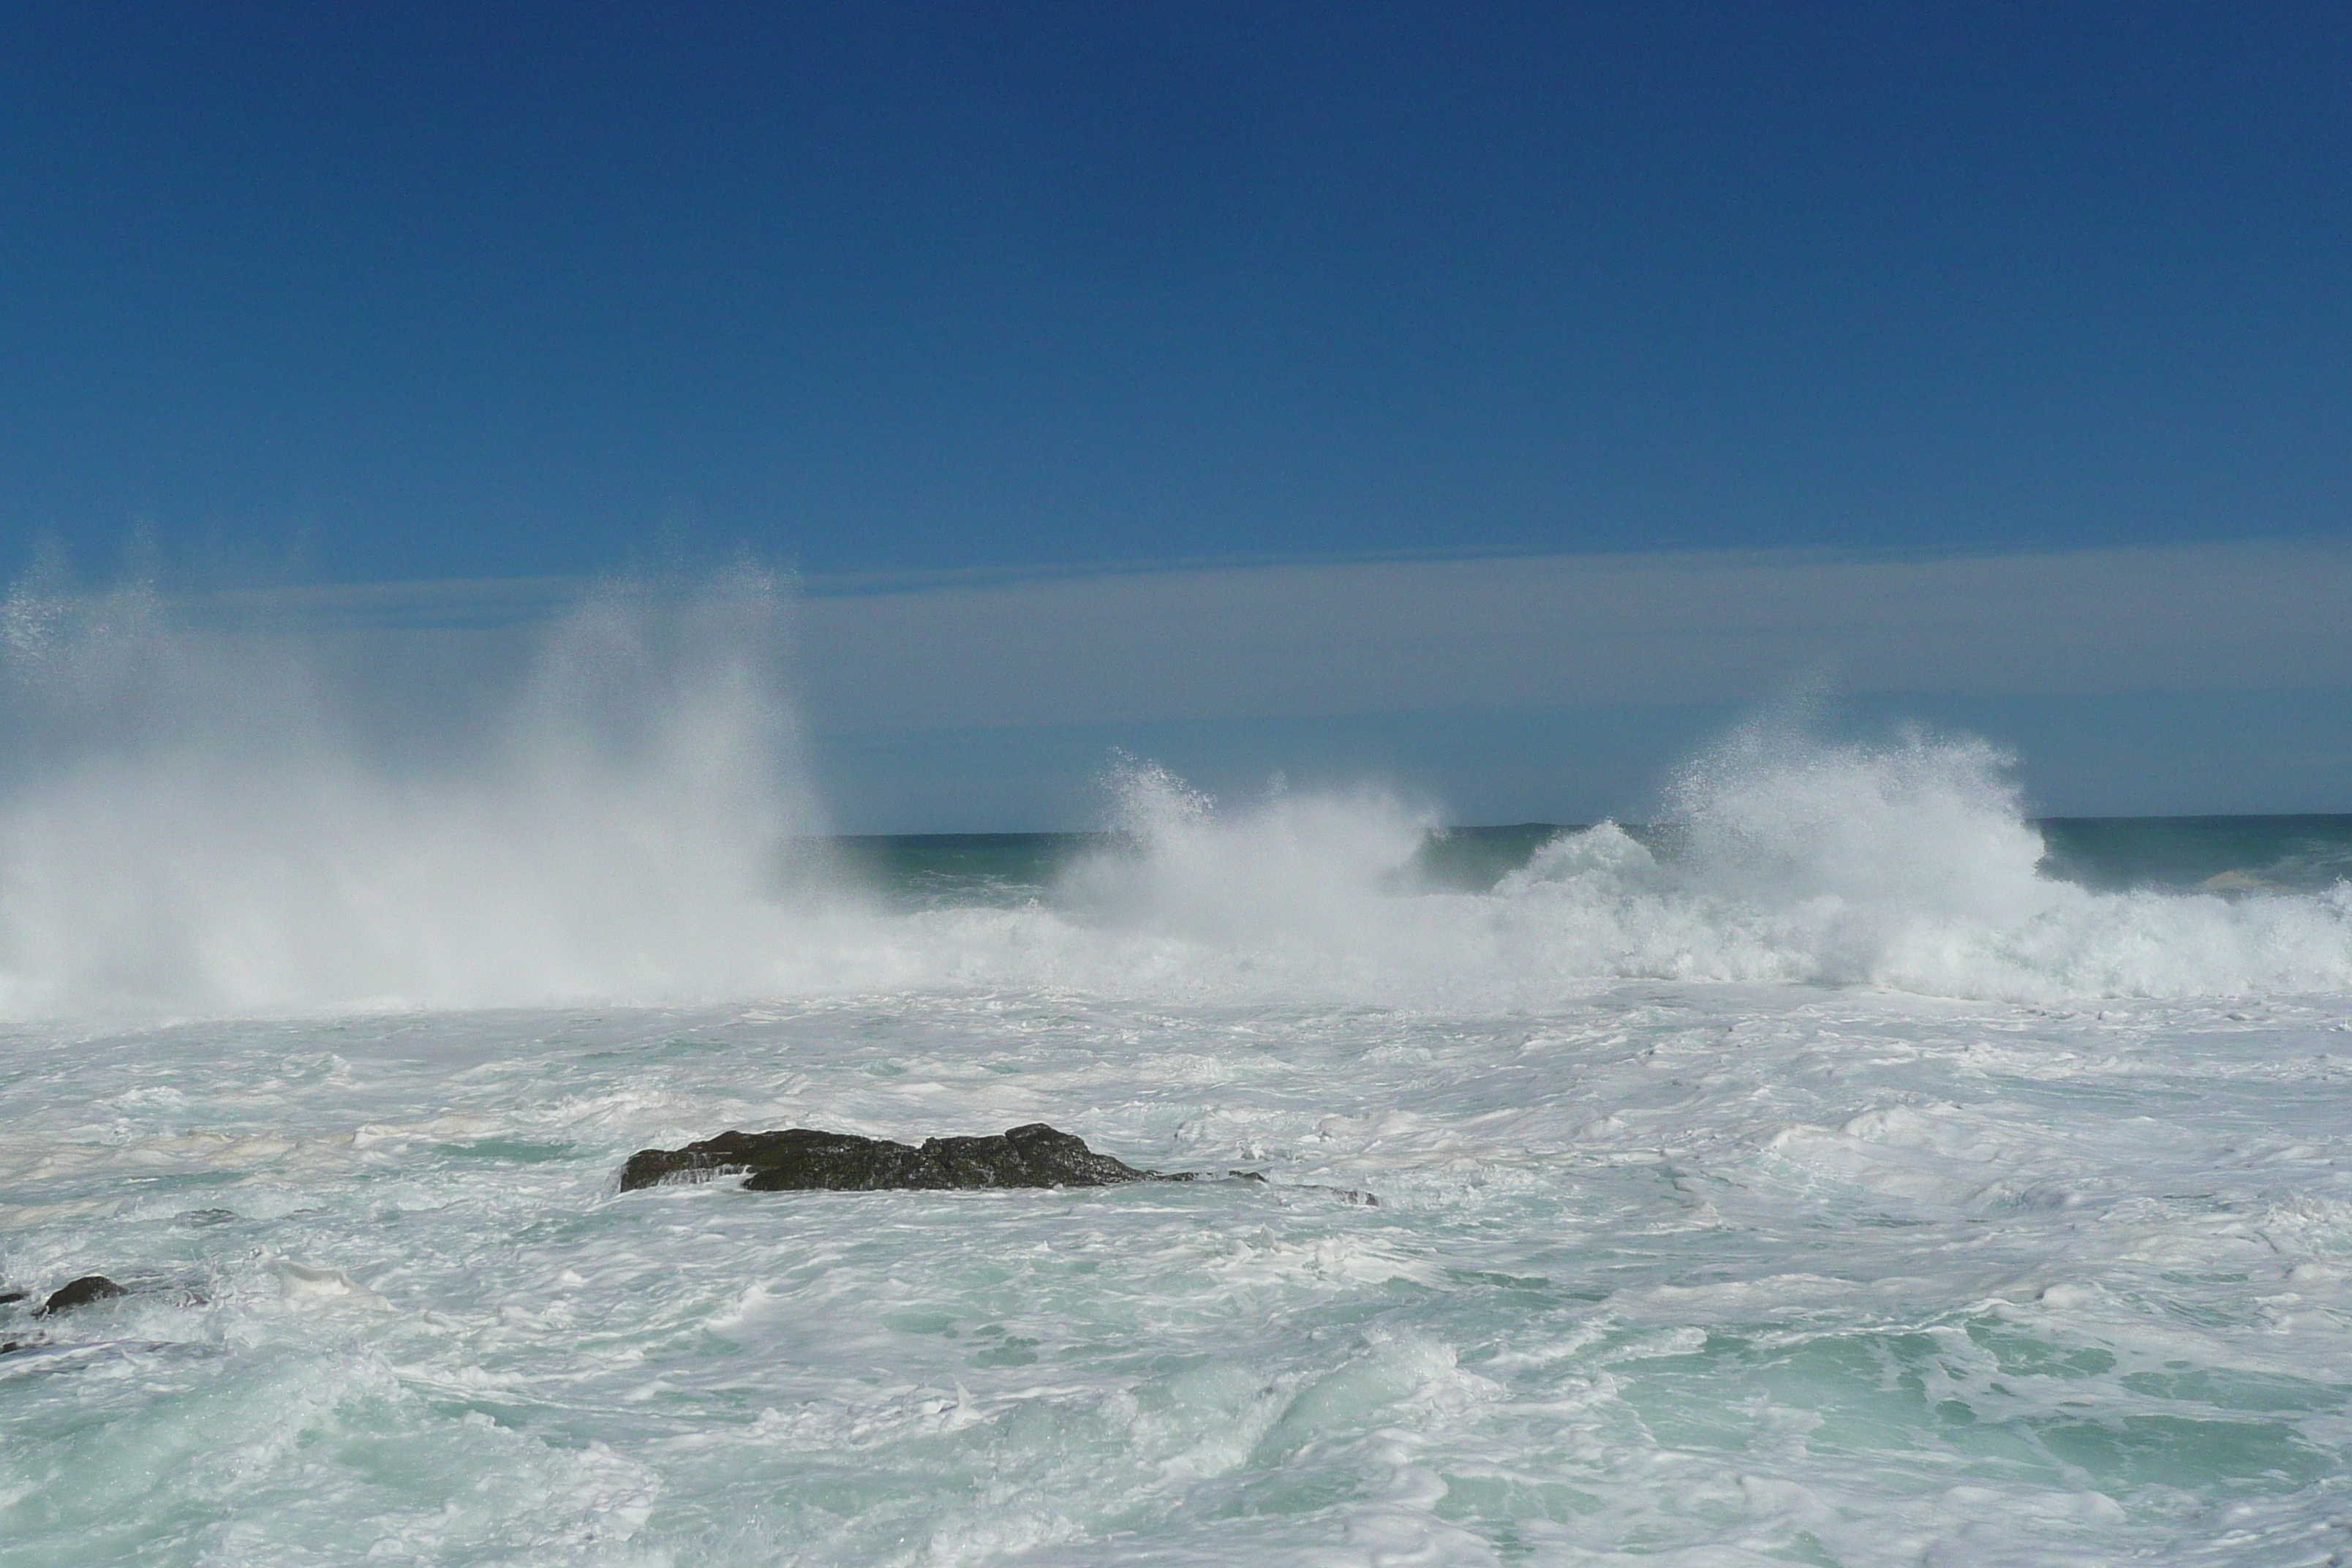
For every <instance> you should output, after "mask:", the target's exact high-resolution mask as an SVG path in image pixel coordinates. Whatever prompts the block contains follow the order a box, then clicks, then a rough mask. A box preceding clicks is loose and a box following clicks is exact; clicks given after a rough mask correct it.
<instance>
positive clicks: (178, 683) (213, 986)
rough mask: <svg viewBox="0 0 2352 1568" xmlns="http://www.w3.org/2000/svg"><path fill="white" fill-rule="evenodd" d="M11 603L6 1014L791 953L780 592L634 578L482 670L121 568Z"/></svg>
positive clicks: (788, 747)
mask: <svg viewBox="0 0 2352 1568" xmlns="http://www.w3.org/2000/svg"><path fill="white" fill-rule="evenodd" d="M6 614H7V639H6V647H5V659H6V666H5V689H0V702H5V709H0V716H5V726H6V731H5V732H6V735H7V751H6V763H5V780H0V790H5V795H0V1012H5V1013H13V1014H17V1015H24V1014H52V1013H80V1012H95V1013H100V1014H118V1013H126V1012H128V1013H137V1012H150V1013H153V1012H162V1013H199V1014H201V1013H224V1012H226V1013H237V1012H255V1011H265V1010H269V1009H274V1008H297V1009H299V1008H311V1007H319V1006H327V1005H365V1004H371V1003H374V1004H388V1005H430V1006H476V1005H499V1004H520V1003H531V1002H541V1001H548V1000H552V999H557V998H566V997H569V998H583V997H608V998H630V997H646V998H659V997H672V996H678V995H688V994H719V993H725V994H740V993H743V992H747V991H751V990H756V989H759V988H761V987H763V986H770V985H775V984H782V983H784V982H785V980H786V979H787V977H788V976H789V974H790V973H791V964H792V963H793V959H794V957H795V955H796V954H797V952H799V950H800V948H801V947H802V946H803V939H802V937H801V934H800V932H799V931H798V929H797V927H796V924H795V921H794V919H793V910H792V908H791V907H790V905H789V904H788V903H787V901H786V900H783V899H782V897H781V890H780V886H779V881H778V863H779V861H778V851H779V847H780V846H781V845H782V844H783V843H784V842H785V841H786V840H787V839H788V838H792V837H805V836H808V835H811V834H813V833H818V832H821V831H822V829H823V818H822V816H821V815H820V814H819V811H818V808H817V805H816V803H815V801H814V796H813V795H812V793H811V792H810V791H809V789H808V788H807V786H806V784H805V782H804V776H803V772H802V769H801V765H800V744H801V742H800V737H799V734H798V730H797V724H796V721H795V717H794V714H793V710H792V708H791V705H790V703H789V702H788V700H787V699H786V695H785V693H786V686H785V680H786V678H787V676H788V663H789V657H790V641H789V632H790V603H789V599H788V597H787V595H785V594H784V593H783V591H782V589H781V588H780V587H779V585H778V584H776V583H775V582H774V581H773V580H772V579H770V578H768V577H765V576H763V575H761V574H754V573H741V574H732V575H728V576H724V577H719V578H716V579H713V580H710V581H708V582H705V583H702V584H698V585H696V586H694V587H693V588H692V589H690V590H688V591H684V592H675V591H670V590H669V589H668V587H667V585H647V584H636V585H629V584H620V585H615V586H613V587H611V588H609V589H607V590H605V591H604V592H600V593H597V594H594V595H590V596H589V597H588V598H586V599H585V600H584V601H583V602H582V603H581V604H579V605H576V606H575V607H574V608H573V609H572V610H571V611H570V612H569V613H568V614H566V615H564V616H562V617H561V618H560V619H558V620H557V621H555V622H553V623H552V624H551V625H548V626H543V627H541V628H536V629H535V630H534V631H533V632H532V633H531V634H530V635H529V636H528V637H526V638H525V639H524V647H523V649H522V652H521V655H520V658H491V657H488V654H489V653H490V652H491V651H492V650H489V649H487V648H486V649H485V650H484V652H485V657H484V658H483V659H482V660H481V664H480V665H479V666H478V667H476V668H465V667H464V666H462V665H459V666H457V667H456V668H452V667H451V665H450V663H449V662H448V661H446V659H445V660H443V661H442V662H440V663H438V664H434V663H428V662H425V661H422V660H415V661H409V662H405V663H404V662H401V661H398V660H397V659H395V660H393V661H392V662H389V663H385V662H383V661H380V660H372V659H370V658H367V657H365V654H366V653H367V652H368V651H370V650H368V649H361V650H359V651H358V653H357V654H356V655H355V654H354V653H353V652H352V650H348V649H344V650H339V649H337V648H335V647H331V646H330V641H331V639H325V638H321V637H315V636H312V637H303V636H296V635H291V634H272V633H269V632H267V631H256V630H252V629H220V628H212V629H205V628H202V627H192V626H186V625H184V624H179V623H177V622H175V620H174V618H173V616H172V615H171V613H170V611H169V608H168V606H167V605H166V604H165V602H164V601H163V599H162V597H161V596H160V595H157V594H156V593H155V592H153V591H152V590H151V589H147V588H143V587H136V586H134V587H130V588H125V589H121V590H118V591H116V592H113V593H110V594H107V595H100V596H95V597H86V598H78V597H70V596H66V595H43V594H41V593H39V592H37V590H35V589H34V588H31V587H29V586H19V588H18V589H17V590H16V594H15V595H13V596H12V597H11V599H10V601H9V603H8V605H7V612H6ZM376 651H381V648H380V647H379V648H378V649H377V650H376ZM339 653H340V655H341V657H338V654H339ZM451 680H455V681H457V682H459V683H463V684H465V685H467V686H469V687H470V688H471V689H466V690H463V691H459V692H456V693H451V692H448V691H446V690H436V689H426V688H429V687H432V686H435V685H437V684H438V683H442V682H447V681H451Z"/></svg>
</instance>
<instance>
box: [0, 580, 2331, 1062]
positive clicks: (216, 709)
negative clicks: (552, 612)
mask: <svg viewBox="0 0 2352 1568" xmlns="http://www.w3.org/2000/svg"><path fill="white" fill-rule="evenodd" d="M791 621H792V605H791V599H790V595H789V593H788V591H787V590H786V589H785V588H784V587H783V586H782V585H781V584H779V583H778V582H777V581H775V580H774V579H772V578H771V577H768V576H766V575H763V574H758V573H755V572H749V571H746V572H738V573H734V574H726V575H721V576H718V577H714V578H711V579H709V580H706V581H702V582H700V583H697V584H684V585H680V584H642V583H641V584H614V585H611V586H608V587H607V588H605V589H604V590H602V591H600V592H597V593H595V594H593V595H589V596H588V597H586V598H585V599H583V601H582V602H581V603H579V604H578V605H575V606H574V607H573V608H572V609H571V610H570V611H569V612H567V613H565V614H564V615H562V616H560V617H558V618H557V619H555V620H553V621H551V622H550V623H548V624H545V625H543V626H536V627H530V628H526V629H524V630H522V631H520V632H519V633H517V634H515V635H514V636H512V637H509V639H508V641H507V643H506V644H504V645H501V646H503V647H505V649H506V650H507V651H506V652H505V653H504V654H503V655H502V656H500V657H495V658H493V657H489V656H488V654H487V653H486V654H485V656H484V657H483V658H480V659H479V660H478V663H477V664H476V665H474V666H472V667H467V665H465V664H464V663H462V662H460V663H456V664H453V663H452V662H451V661H449V660H448V659H446V658H444V660H443V661H442V662H441V663H439V664H437V665H431V664H426V663H424V662H421V661H415V660H411V661H409V662H406V663H404V662H402V661H401V660H400V659H398V658H390V659H386V658H367V657H355V656H354V655H353V653H352V651H351V650H350V649H344V650H341V652H340V653H338V651H337V650H336V649H335V648H334V647H331V644H330V639H326V638H322V637H319V636H316V635H313V636H309V637H305V636H297V635H292V634H271V633H269V632H267V631H257V630H254V629H251V628H235V627H230V628H223V627H217V626H215V627H211V628H205V627H202V626H189V625H186V624H183V623H181V622H180V621H177V620H175V619H174V617H173V615H172V614H171V613H170V610H169V607H168V606H167V605H166V603H165V601H164V600H163V598H162V597H161V596H160V595H157V594H156V593H155V592H153V591H152V590H151V589H146V588H142V587H136V586H134V587H130V588H124V589H121V590H118V591H115V592H112V593H110V594H105V595H95V596H76V595H68V594H63V593H58V592H47V593H44V592H41V591H39V590H38V589H37V588H36V587H35V586H32V585H27V584H20V585H19V586H18V588H17V589H16V592H15V593H14V594H13V595H12V596H11V598H10V599H9V601H8V605H7V608H6V634H7V635H6V644H5V659H6V668H5V698H4V699H0V700H5V710H0V717H5V724H6V733H7V736H8V746H7V751H6V759H5V774H0V791H5V794H0V1016H58V1015H64V1016H72V1015H83V1014H88V1015H98V1016H204V1015H215V1014H239V1013H266V1012H269V1011H273V1010H310V1009H320V1008H335V1007H347V1006H371V1005H373V1006H386V1005H389V1006H425V1007H448V1006H487V1005H536V1004H544V1003H550V1002H559V1001H583V1000H610V1001H626V1002H663V1001H681V1000H697V999H714V998H720V997H728V996H749V995H761V994H816V993H824V992H830V991H845V990H847V991H856V990H860V989H875V988H892V987H898V986H904V985H919V986H939V985H946V986H961V985H970V984H982V985H1028V984H1056V985H1069V986H1076V987H1078V988H1081V989H1086V990H1091V991H1098V992H1102V993H1105V994H1126V993H1130V992H1143V993H1152V992H1159V991H1171V990H1172V991H1173V992H1175V993H1178V994H1256V995H1265V996H1278V995H1297V996H1300V997H1313V998H1320V999H1346V998H1349V997H1360V998H1362V999H1366V1000H1380V1001H1384V1002H1395V1003H1408V1004H1410V1003H1428V1004H1433V1005H1496V1004H1510V1005H1517V1004H1525V1003H1530V1002H1535V1001H1539V1000H1541V999H1542V998H1544V997H1546V996H1549V995H1554V994H1568V993H1572V992H1573V991H1574V990H1575V988H1576V987H1577V985H1578V984H1580V983H1582V982H1586V981H1590V980H1593V979H1598V978H1607V977H1625V976H1658V977H1664V978H1675V979H1686V980H1703V981H1777V982H1831V983H1842V984H1843V983H1859V984H1881V985H1887V986H1894V987H1898V988H1902V989H1907V990H1914V991H1920V992H1925V993H1928V994H1946V995H1956V996H2000V997H2012V998H2037V997H2039V998H2046V997H2053V996H2063V995H2070V994H2089V995H2103V994H2117V995H2175V994H2180V995H2188V994H2250V993H2266V992H2274V991H2293V990H2309V989H2318V988H2327V987H2332V986H2337V985H2342V984H2346V983H2347V980H2352V903H2348V902H2347V898H2352V893H2347V888H2346V886H2345V885H2344V884H2342V883H2338V884H2337V885H2336V886H2335V887H2334V888H2333V889H2327V890H2323V891H2318V892H2307V893H2275V894H2258V895H2256V896H2242V895H2234V894H2233V895H2232V896H2228V897H2225V896H2222V895H2221V894H2219V893H2212V894H2200V893H2182V892H2156V891H2137V892H2134V891H2125V892H2113V891H2108V892H2094V891H2090V890H2087V889H2084V888H2082V887H2079V886H2075V885H2074V884H2072V883H2068V882H2063V881H2060V880H2057V879H2053V878H2052V877H2050V876H2048V875H2046V874H2045V872H2044V869H2043V860H2044V848H2045V847H2044V845H2043V842H2042V835H2041V834H2040V832H2039V831H2038V830H2037V829H2036V828H2035V826H2033V825H2032V823H2031V822H2030V821H2029V820H2028V819H2027V817H2026V815H2025V812H2024V809H2023V806H2022V805H2021V799H2020V794H2019V789H2018V785H2017V784H2016V781H2015V776H2014V773H2013V769H2012V765H2011V759H2009V758H2007V757H2005V756H2004V755H2002V754H2000V752H1998V751H1996V750H1995V749H1993V748H1991V747H1989V746H1987V745H1986V744H1984V743H1982V742H1977V741H1973V740H1970V739H1967V738H1942V737H1937V736H1933V735H1929V734H1927V733H1925V732H1917V731H1914V732H1908V733H1906V734H1903V735H1901V736H1898V737H1896V738H1895V739H1894V740H1892V741H1889V742H1883V743H1877V744H1861V743H1833V742H1827V741H1823V740H1822V739H1819V738H1817V737H1816V736H1815V735H1813V734H1812V733H1811V732H1810V731H1808V730H1807V728H1806V727H1805V726H1803V725H1802V724H1800V723H1794V722H1769V721H1759V722H1758V723H1756V724H1754V725H1751V726H1749V727H1748V728H1746V729H1744V730H1742V731H1739V732H1738V733H1736V734H1734V735H1732V736H1731V737H1729V738H1727V740H1726V741H1725V742H1722V743H1721V744H1719V745H1718V746H1717V747H1716V748H1715V749H1713V750H1712V751H1710V752H1707V753H1706V754H1704V755H1702V756H1700V757H1698V758H1696V759H1695V760H1694V761H1693V762H1691V763H1689V764H1688V765H1686V766H1685V769H1684V770H1683V771H1682V772H1681V773H1680V774H1679V775H1678V776H1677V777H1676V778H1675V781H1674V783H1673V784H1672V786H1671V788H1670V789H1669V790H1668V792H1667V795H1666V798H1665V801H1664V809H1663V811H1662V813H1661V817H1662V822H1661V825H1660V826H1658V827H1656V828H1654V829H1653V830H1650V831H1649V832H1647V833H1645V834H1643V836H1641V837H1635V836H1633V835H1630V834H1628V833H1627V832H1626V831H1625V830H1624V829H1622V828H1621V827H1619V826H1616V825H1614V824H1611V823H1603V824H1601V825H1600V826H1596V827H1594V828H1591V829H1590V830H1587V831H1582V832H1578V833H1572V834H1565V835H1563V836H1561V837H1559V838H1558V839H1556V840H1555V841H1553V842H1552V843H1549V844H1548V845H1545V846H1543V847H1541V848H1540V849H1538V851H1537V853H1536V854H1535V855H1534V856H1533V858H1531V859H1530V860H1529V861H1528V864H1526V865H1525V866H1524V867H1522V868H1519V869H1517V870H1516V871H1513V872H1511V873H1510V874H1508V875H1507V876H1505V877H1504V878H1503V879H1501V881H1500V882H1499V883H1498V884H1496V886H1494V887H1493V888H1492V889H1490V890H1486V891H1483V892H1461V891H1446V890H1444V889H1436V888H1433V887H1432V886H1430V885H1428V884H1427V883H1425V882H1424V881H1423V880H1422V879H1418V878H1417V877H1416V875H1415V858H1416V856H1417V854H1418V853H1419V852H1420V850H1421V848H1422V847H1423V845H1424V844H1425V843H1426V842H1427V840H1428V837H1429V836H1430V834H1431V833H1432V832H1433V831H1434V830H1437V829H1438V827H1439V825H1440V822H1441V816H1440V814H1439V812H1438V810H1437V808H1435V807H1434V806H1433V805H1428V804H1423V803H1412V802H1408V801H1405V800H1402V799H1401V798H1399V797H1397V796H1396V795H1393V794H1390V793H1385V792H1381V791H1379V790H1370V789H1367V790H1362V791H1358V792H1354V793H1339V794H1334V793H1328V792H1327V793H1301V794H1293V793H1289V792H1286V791H1281V790H1276V791H1275V792H1272V793H1270V794H1269V795H1267V796H1266V797H1265V798H1263V799H1261V800H1257V801H1255V802H1245V803H1242V804H1240V805H1234V806H1229V807H1225V808H1222V809H1221V808H1220V807H1219V806H1218V805H1217V804H1216V803H1215V802H1213V801H1212V800H1210V799H1209V798H1208V797H1206V796H1205V795H1201V794H1200V793H1198V792H1196V791H1194V790H1192V788H1190V786H1188V785H1186V784H1184V783H1183V781H1181V779H1178V778H1176V777H1174V776H1173V775H1171V774H1170V773H1167V772H1165V771H1164V770H1162V769H1160V768H1158V767H1156V766H1154V765H1152V764H1150V763H1146V762H1140V761H1137V760H1134V759H1127V760H1124V761H1122V762H1119V763H1117V764H1115V766H1114V767H1113V769H1112V770H1111V773H1110V774H1109V783H1110V786H1111V787H1110V792H1109V793H1110V795H1111V808H1110V817H1109V821H1108V824H1107V826H1109V827H1110V828H1111V829H1112V830H1113V832H1112V835H1111V836H1110V837H1109V838H1108V839H1107V840H1105V841H1104V846H1103V847H1100V848H1098V849H1097V851H1096V852H1094V853H1092V854H1089V855H1085V856H1082V857H1080V858H1078V859H1077V860H1076V862H1075V863H1073V864H1071V865H1069V866H1066V868H1064V869H1063V870H1062V872H1061V873H1060V874H1059V876H1058V877H1057V878H1056V879H1055V882H1054V884H1053V885H1052V886H1050V887H1049V888H1047V889H1044V890H1043V892H1042V895H1041V896H1039V897H1037V898H1035V899H1034V900H1030V901H1028V902H1026V903H1025V904H1021V905H1016V906H1013V907H1003V906H1002V904H1001V903H1000V904H999V905H998V907H980V906H982V904H984V902H985V901H984V900H975V906H974V907H960V906H959V905H958V904H957V903H956V901H955V900H953V899H952V898H950V899H947V900H940V902H939V904H938V905H936V906H935V907H933V908H931V909H929V910H921V911H916V912H903V911H901V912H892V911H891V910H889V909H888V908H887V900H884V899H883V898H881V897H879V896H878V890H877V889H874V888H872V887H870V886H867V885H865V884H864V883H863V882H862V881H861V879H859V878H857V877H856V876H855V875H853V874H851V873H850V871H849V870H848V869H847V868H846V867H845V865H844V864H843V863H842V862H840V861H838V860H837V859H834V858H828V857H827V856H826V855H825V854H824V853H823V852H822V849H821V845H820V839H821V835H822V834H823V832H824V815H823V808H822V805H821V803H819V802H818V801H817V800H816V798H815V795H814V790H813V789H812V788H811V786H810V784H809V783H808V773H807V770H806V767H805V765H804V757H803V744H804V743H803V739H802V737H801V734H800V732H799V727H798V723H797V720H796V716H795V713H794V710H793V704H792V702H791V700H790V696H789V692H790V687H791V664H792V637H791V629H792V628H791Z"/></svg>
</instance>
